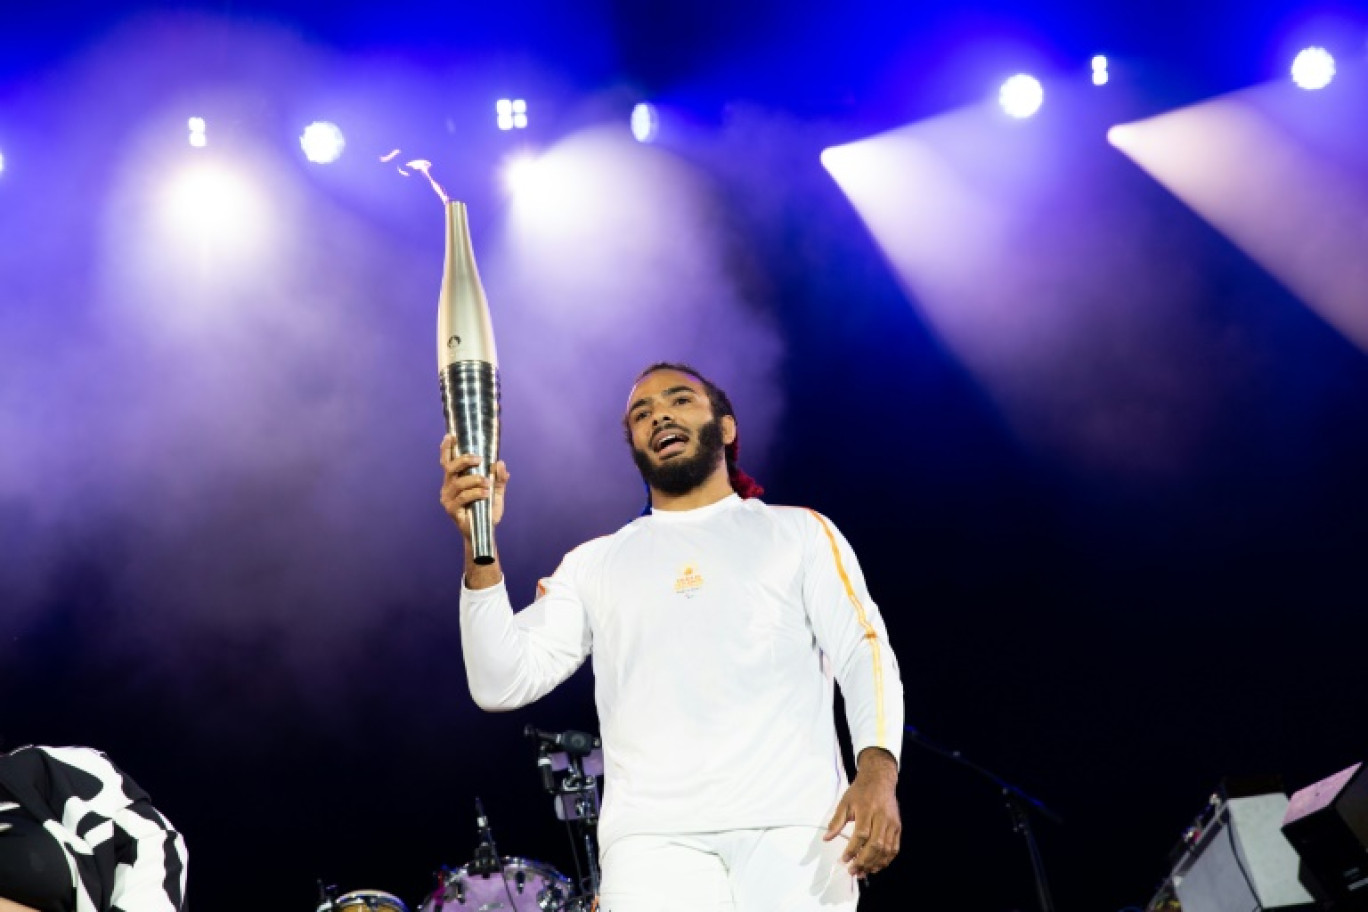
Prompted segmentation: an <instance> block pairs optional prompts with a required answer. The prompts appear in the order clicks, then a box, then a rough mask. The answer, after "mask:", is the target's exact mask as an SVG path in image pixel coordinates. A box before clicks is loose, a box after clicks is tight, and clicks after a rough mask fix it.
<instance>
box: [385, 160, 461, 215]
mask: <svg viewBox="0 0 1368 912" xmlns="http://www.w3.org/2000/svg"><path fill="white" fill-rule="evenodd" d="M399 154H400V150H398V149H395V150H393V151H392V152H388V153H386V154H384V155H382V156H380V160H381V161H382V162H391V161H394V159H396V158H397V157H398V156H399ZM405 168H412V169H413V170H414V171H418V172H419V173H421V174H422V175H423V177H426V178H427V179H428V183H429V184H431V185H432V189H433V191H434V192H436V194H437V198H438V199H440V200H441V201H442V204H443V205H445V204H447V203H449V202H451V197H449V196H447V192H446V191H445V190H443V189H442V185H441V184H439V183H437V179H436V178H434V177H433V176H432V162H430V161H428V160H426V159H423V158H415V159H414V160H413V161H410V162H404V164H402V165H395V170H397V171H398V172H399V173H400V174H402V175H404V177H408V176H409V172H408V171H405V170H404V169H405Z"/></svg>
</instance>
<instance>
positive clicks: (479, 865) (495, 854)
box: [470, 795, 503, 877]
mask: <svg viewBox="0 0 1368 912" xmlns="http://www.w3.org/2000/svg"><path fill="white" fill-rule="evenodd" d="M475 826H476V827H477V828H478V829H479V831H480V844H479V845H478V846H476V847H475V859H474V860H473V861H471V863H470V873H472V874H477V875H483V876H485V877H488V876H489V875H491V874H497V873H499V872H500V871H502V870H503V864H502V863H501V862H500V861H499V850H498V849H496V848H495V847H494V834H493V833H492V832H491V831H490V829H489V818H488V817H486V816H485V810H484V802H482V801H480V798H479V796H478V795H477V796H476V798H475Z"/></svg>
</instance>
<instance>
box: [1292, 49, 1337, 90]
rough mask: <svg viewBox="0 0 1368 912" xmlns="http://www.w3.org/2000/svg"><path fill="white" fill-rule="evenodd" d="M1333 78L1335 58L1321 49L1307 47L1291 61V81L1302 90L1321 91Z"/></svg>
mask: <svg viewBox="0 0 1368 912" xmlns="http://www.w3.org/2000/svg"><path fill="white" fill-rule="evenodd" d="M1334 78H1335V58H1334V57H1332V56H1331V55H1330V52H1329V51H1327V50H1326V49H1325V48H1323V47H1309V48H1307V49H1306V50H1304V51H1302V52H1301V53H1300V54H1298V55H1297V56H1296V59H1294V60H1293V61H1292V81H1293V82H1295V83H1296V84H1297V85H1298V86H1300V87H1301V88H1303V89H1308V90H1309V89H1323V88H1325V87H1326V86H1328V85H1329V84H1330V81H1331V80H1332V79H1334Z"/></svg>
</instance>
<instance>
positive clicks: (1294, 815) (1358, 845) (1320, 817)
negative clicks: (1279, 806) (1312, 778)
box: [1282, 763, 1368, 912]
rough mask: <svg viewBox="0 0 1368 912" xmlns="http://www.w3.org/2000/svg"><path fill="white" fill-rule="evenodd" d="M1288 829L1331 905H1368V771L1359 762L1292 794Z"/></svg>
mask: <svg viewBox="0 0 1368 912" xmlns="http://www.w3.org/2000/svg"><path fill="white" fill-rule="evenodd" d="M1282 831H1283V833H1284V834H1285V835H1286V836H1287V841H1288V842H1290V843H1292V847H1293V848H1295V849H1296V850H1297V854H1298V855H1300V856H1301V879H1302V883H1303V884H1305V885H1306V887H1307V889H1309V890H1310V891H1311V893H1312V894H1314V895H1315V897H1316V899H1317V900H1318V901H1319V902H1320V904H1321V905H1322V906H1324V907H1325V908H1326V909H1330V910H1334V912H1351V910H1352V912H1360V910H1368V770H1365V769H1364V766H1363V764H1361V763H1359V764H1355V765H1354V766H1351V767H1349V768H1348V769H1346V770H1341V771H1340V772H1338V773H1336V774H1335V775H1333V776H1330V777H1329V778H1327V779H1322V780H1321V781H1320V782H1317V783H1316V784H1315V785H1309V786H1307V787H1306V788H1304V789H1302V790H1301V791H1299V792H1297V793H1296V794H1295V795H1293V796H1292V801H1291V803H1290V804H1289V805H1288V807H1287V813H1286V815H1285V816H1284V817H1283V826H1282Z"/></svg>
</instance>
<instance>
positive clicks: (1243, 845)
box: [1149, 779, 1315, 912]
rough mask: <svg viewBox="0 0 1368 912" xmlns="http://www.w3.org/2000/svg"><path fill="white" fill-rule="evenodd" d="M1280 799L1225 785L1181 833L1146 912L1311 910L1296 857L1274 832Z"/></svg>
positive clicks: (1271, 786) (1270, 789)
mask: <svg viewBox="0 0 1368 912" xmlns="http://www.w3.org/2000/svg"><path fill="white" fill-rule="evenodd" d="M1287 805H1288V802H1287V796H1286V795H1285V794H1283V793H1282V792H1281V791H1280V786H1279V785H1278V784H1277V781H1276V780H1270V779H1261V780H1247V781H1243V782H1241V781H1237V780H1228V781H1227V782H1225V783H1223V784H1222V787H1221V788H1220V789H1219V790H1218V791H1217V792H1216V793H1215V794H1213V795H1212V796H1211V799H1210V800H1209V801H1208V802H1207V805H1206V807H1205V808H1203V809H1202V812H1201V813H1200V814H1198V816H1197V818H1196V819H1195V820H1194V821H1193V823H1192V824H1191V825H1190V826H1189V827H1188V828H1187V830H1186V831H1184V833H1183V836H1182V839H1181V840H1180V841H1179V844H1178V846H1177V847H1176V848H1175V849H1174V851H1173V853H1172V854H1171V856H1170V861H1171V863H1172V870H1171V872H1170V874H1169V876H1168V878H1167V880H1166V881H1165V882H1164V884H1163V886H1161V888H1160V890H1159V893H1158V895H1157V896H1156V897H1155V898H1154V899H1153V900H1151V901H1150V904H1149V909H1151V910H1156V909H1161V908H1169V907H1171V903H1172V900H1173V899H1174V898H1176V899H1177V902H1178V903H1179V904H1180V905H1181V908H1182V910H1183V912H1261V910H1262V912H1271V910H1275V909H1276V910H1313V909H1314V908H1315V906H1314V904H1313V902H1312V899H1311V896H1310V894H1309V893H1307V892H1306V890H1305V889H1303V888H1302V885H1301V884H1300V883H1298V881H1297V855H1296V853H1295V852H1294V851H1293V850H1292V846H1291V845H1290V844H1289V843H1288V841H1287V839H1286V838H1284V836H1283V834H1282V831H1281V830H1280V829H1279V826H1280V824H1281V821H1282V818H1283V812H1284V811H1285V810H1286V809H1287Z"/></svg>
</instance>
